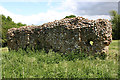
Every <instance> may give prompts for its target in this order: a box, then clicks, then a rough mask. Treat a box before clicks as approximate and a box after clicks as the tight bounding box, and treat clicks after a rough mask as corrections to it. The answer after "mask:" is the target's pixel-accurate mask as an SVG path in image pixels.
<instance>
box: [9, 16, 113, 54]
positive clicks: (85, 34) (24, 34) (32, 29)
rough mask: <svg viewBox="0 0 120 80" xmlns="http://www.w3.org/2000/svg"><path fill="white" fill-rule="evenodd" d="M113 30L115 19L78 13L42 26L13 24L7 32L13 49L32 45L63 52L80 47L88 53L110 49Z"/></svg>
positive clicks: (33, 47) (10, 48) (35, 47)
mask: <svg viewBox="0 0 120 80" xmlns="http://www.w3.org/2000/svg"><path fill="white" fill-rule="evenodd" d="M111 34H112V27H111V23H110V22H109V21H108V20H106V19H97V20H88V19H85V18H83V17H76V18H66V19H61V20H55V21H54V22H49V23H45V24H43V25H40V26H23V27H20V28H11V29H9V30H8V33H7V36H8V48H9V50H18V49H19V48H22V49H26V48H27V47H30V48H31V49H42V48H44V49H45V50H46V51H49V49H53V50H54V51H59V52H63V53H66V52H68V53H69V52H71V51H75V50H76V49H79V50H80V51H82V52H86V53H90V52H92V53H96V52H101V53H103V52H105V53H106V52H107V51H108V46H109V44H110V43H111V41H112V35H111ZM90 42H93V45H92V44H90Z"/></svg>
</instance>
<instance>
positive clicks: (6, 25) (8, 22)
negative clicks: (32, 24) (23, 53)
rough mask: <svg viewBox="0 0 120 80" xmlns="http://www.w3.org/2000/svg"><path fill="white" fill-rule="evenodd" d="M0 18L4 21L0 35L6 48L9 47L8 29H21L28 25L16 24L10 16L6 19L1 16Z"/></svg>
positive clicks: (0, 39)
mask: <svg viewBox="0 0 120 80" xmlns="http://www.w3.org/2000/svg"><path fill="white" fill-rule="evenodd" d="M0 17H1V19H2V28H1V29H0V34H2V35H0V41H2V47H5V46H7V35H6V34H7V31H8V29H10V28H13V27H14V28H19V27H21V26H24V25H26V24H22V23H15V22H14V21H12V18H10V16H8V17H7V18H6V17H5V16H4V15H0ZM0 25H1V24H0ZM1 36H2V37H1ZM0 45H1V44H0Z"/></svg>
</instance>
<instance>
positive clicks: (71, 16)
mask: <svg viewBox="0 0 120 80" xmlns="http://www.w3.org/2000/svg"><path fill="white" fill-rule="evenodd" d="M74 17H76V16H75V15H70V16H66V17H65V18H74Z"/></svg>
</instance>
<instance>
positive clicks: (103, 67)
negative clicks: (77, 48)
mask: <svg viewBox="0 0 120 80" xmlns="http://www.w3.org/2000/svg"><path fill="white" fill-rule="evenodd" d="M2 50H3V51H2V77H4V78H118V61H117V57H118V40H113V42H112V43H111V45H110V48H109V54H108V55H107V56H106V57H105V58H104V57H103V56H100V55H97V54H96V55H94V56H92V55H89V56H88V55H86V54H84V53H71V54H69V55H62V54H61V53H55V52H53V51H52V50H50V51H49V53H48V54H47V53H45V51H44V50H41V51H36V52H33V51H31V50H28V52H25V51H23V50H21V49H20V50H19V51H18V52H15V51H10V52H8V50H7V48H6V49H2ZM119 73H120V72H119Z"/></svg>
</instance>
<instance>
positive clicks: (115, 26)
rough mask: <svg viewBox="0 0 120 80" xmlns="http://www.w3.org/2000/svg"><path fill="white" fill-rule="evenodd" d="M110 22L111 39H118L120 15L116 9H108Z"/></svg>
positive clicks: (119, 35) (119, 37)
mask: <svg viewBox="0 0 120 80" xmlns="http://www.w3.org/2000/svg"><path fill="white" fill-rule="evenodd" d="M110 15H111V20H110V21H111V23H112V36H113V39H117V40H118V39H120V15H119V14H118V13H117V11H114V10H112V11H110Z"/></svg>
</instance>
